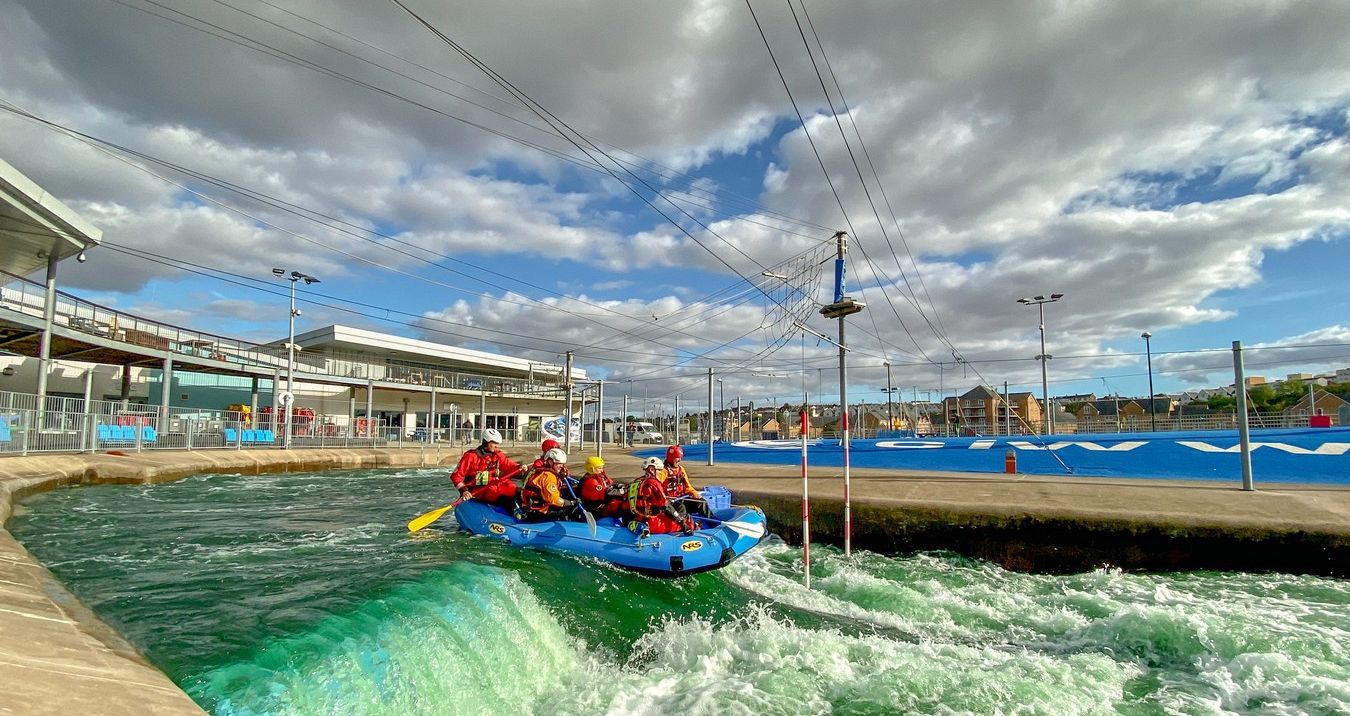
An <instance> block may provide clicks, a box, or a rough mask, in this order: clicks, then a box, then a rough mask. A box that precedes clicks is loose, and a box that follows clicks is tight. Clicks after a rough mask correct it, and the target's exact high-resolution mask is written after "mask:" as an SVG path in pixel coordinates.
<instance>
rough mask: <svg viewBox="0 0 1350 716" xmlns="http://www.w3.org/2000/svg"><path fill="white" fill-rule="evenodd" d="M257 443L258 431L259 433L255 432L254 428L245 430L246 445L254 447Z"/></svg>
mask: <svg viewBox="0 0 1350 716" xmlns="http://www.w3.org/2000/svg"><path fill="white" fill-rule="evenodd" d="M256 442H258V431H257V430H254V429H253V428H249V429H247V430H245V431H244V444H245V445H252V444H253V443H256Z"/></svg>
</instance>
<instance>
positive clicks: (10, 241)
mask: <svg viewBox="0 0 1350 716" xmlns="http://www.w3.org/2000/svg"><path fill="white" fill-rule="evenodd" d="M0 237H2V238H3V239H4V243H3V246H4V249H3V250H2V251H0V271H4V272H5V273H8V274H12V275H14V276H27V275H28V274H31V273H33V272H34V271H38V270H40V269H44V268H46V267H47V260H48V257H49V256H51V255H55V256H56V258H57V260H58V261H59V260H62V259H66V258H69V257H71V256H76V255H78V254H79V253H80V252H81V251H84V250H85V249H88V248H90V247H93V246H97V245H98V243H99V240H100V239H101V238H102V237H103V231H102V230H101V229H99V228H98V227H96V226H94V225H93V224H91V223H89V222H88V221H87V220H85V219H84V218H83V217H81V216H80V215H79V214H77V213H75V210H73V209H71V208H70V207H68V206H66V205H65V204H63V203H61V202H60V201H59V200H58V199H57V198H56V197H54V196H52V195H51V194H49V193H47V191H46V190H45V189H43V188H42V187H40V186H38V185H37V183H36V182H34V181H33V180H32V179H29V178H28V177H26V176H24V174H23V173H22V172H20V171H19V170H18V169H15V168H14V167H13V166H11V165H10V164H9V163H8V162H6V161H5V160H3V159H0Z"/></svg>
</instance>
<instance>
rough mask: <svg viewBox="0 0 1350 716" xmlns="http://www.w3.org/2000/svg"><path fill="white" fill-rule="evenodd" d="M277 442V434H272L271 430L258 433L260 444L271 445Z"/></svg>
mask: <svg viewBox="0 0 1350 716" xmlns="http://www.w3.org/2000/svg"><path fill="white" fill-rule="evenodd" d="M276 441H277V436H276V433H274V432H272V431H271V430H259V431H258V442H260V443H267V444H269V445H270V444H272V443H274V442H276Z"/></svg>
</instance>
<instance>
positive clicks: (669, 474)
mask: <svg viewBox="0 0 1350 716" xmlns="http://www.w3.org/2000/svg"><path fill="white" fill-rule="evenodd" d="M663 487H665V488H666V494H667V495H669V496H670V497H679V496H681V495H687V494H689V473H687V472H685V471H684V465H680V466H678V467H667V468H666V484H665V485H663Z"/></svg>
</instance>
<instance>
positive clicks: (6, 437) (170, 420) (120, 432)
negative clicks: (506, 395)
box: [0, 392, 410, 455]
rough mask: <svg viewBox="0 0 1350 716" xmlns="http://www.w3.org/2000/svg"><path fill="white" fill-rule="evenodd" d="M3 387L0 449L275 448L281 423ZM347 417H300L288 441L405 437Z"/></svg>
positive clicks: (330, 443) (319, 443) (372, 441)
mask: <svg viewBox="0 0 1350 716" xmlns="http://www.w3.org/2000/svg"><path fill="white" fill-rule="evenodd" d="M45 408H46V409H45V410H38V409H37V396H35V395H29V394H24V393H7V392H6V393H0V454H20V455H27V454H30V453H38V452H106V451H136V452H140V451H142V450H212V449H216V450H220V449H225V450H245V449H271V448H280V447H282V446H283V445H284V443H285V436H286V425H284V424H281V423H280V422H278V421H276V420H274V419H271V416H268V417H266V418H263V419H259V420H241V419H239V414H238V413H232V412H229V411H224V410H199V409H194V408H169V409H167V410H161V409H160V408H158V407H156V406H148V405H142V404H134V403H133V404H125V403H122V402H119V401H104V400H91V401H88V404H87V405H86V404H85V401H84V400H83V399H81V398H48V399H47V401H46V406H45ZM347 423H348V421H347V416H346V415H341V416H328V415H314V416H309V415H297V416H293V417H292V420H291V422H290V429H291V431H292V435H291V447H292V448H308V447H384V446H388V445H389V444H390V443H391V442H394V443H398V442H401V441H403V440H405V439H410V438H409V437H405V436H404V430H403V429H402V428H400V427H397V426H395V427H393V428H392V429H391V428H390V426H389V425H388V423H387V422H386V421H383V420H373V421H371V420H366V419H365V418H360V417H358V418H357V419H356V420H355V421H353V422H351V423H350V424H347Z"/></svg>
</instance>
